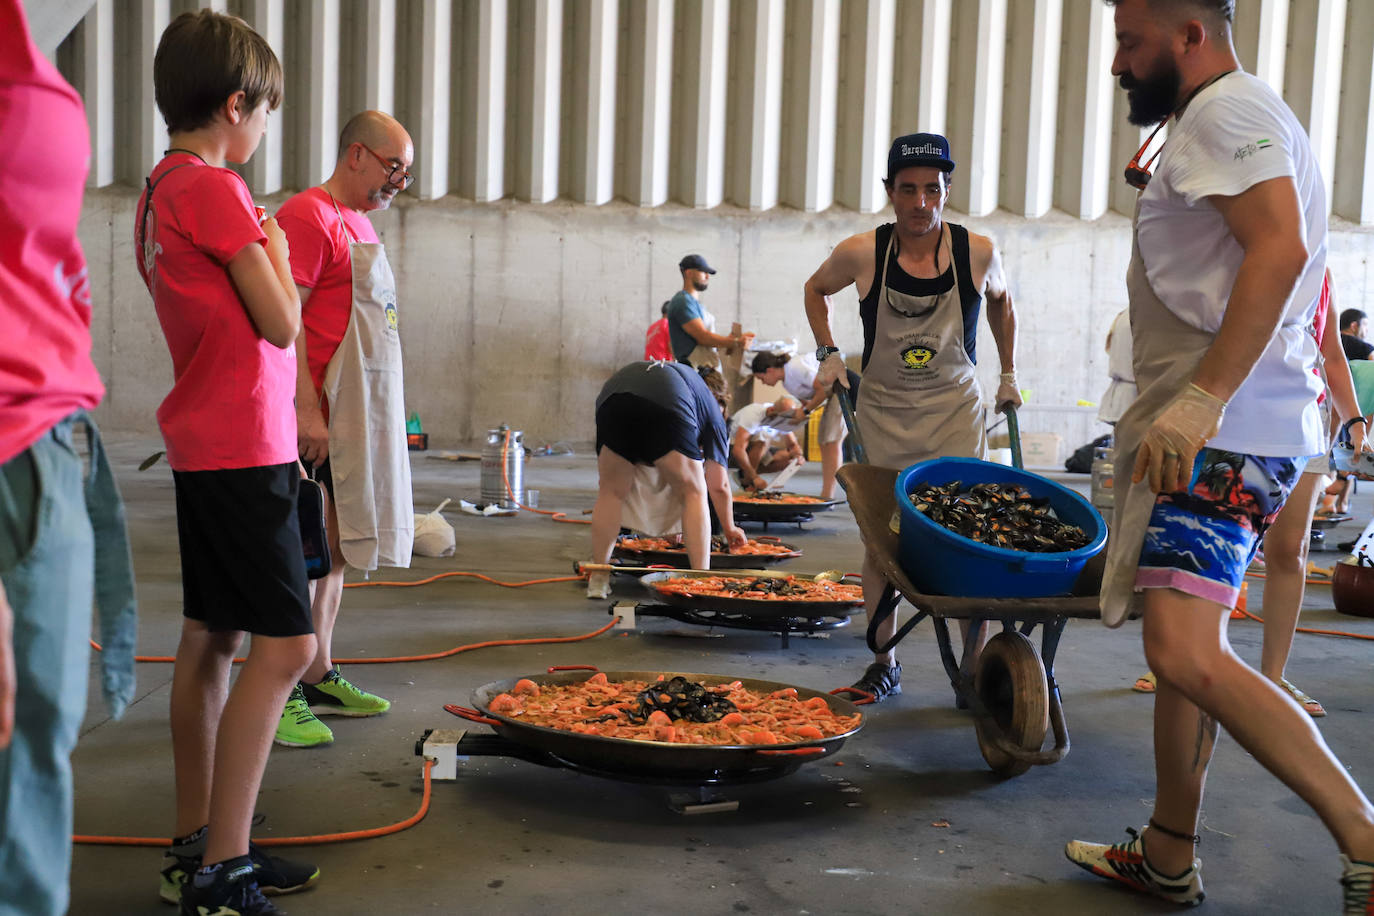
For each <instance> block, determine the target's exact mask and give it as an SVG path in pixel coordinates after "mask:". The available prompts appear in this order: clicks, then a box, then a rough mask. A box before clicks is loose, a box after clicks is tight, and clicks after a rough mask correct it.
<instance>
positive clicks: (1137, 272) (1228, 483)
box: [1065, 0, 1374, 914]
mask: <svg viewBox="0 0 1374 916" xmlns="http://www.w3.org/2000/svg"><path fill="white" fill-rule="evenodd" d="M1106 2H1107V3H1108V4H1109V5H1112V6H1114V7H1115V8H1116V9H1115V16H1116V37H1117V51H1116V56H1115V58H1114V59H1113V62H1112V74H1113V75H1114V76H1117V77H1119V78H1120V81H1121V85H1122V88H1124V89H1126V90H1127V92H1128V93H1129V102H1130V119H1131V121H1132V123H1135V124H1137V125H1140V126H1145V127H1148V126H1150V125H1151V124H1161V125H1162V124H1164V123H1167V124H1168V126H1169V133H1168V141H1167V143H1166V144H1165V146H1164V148H1163V150H1162V152H1160V153H1159V154H1158V159H1157V161H1156V163H1155V172H1154V175H1153V177H1151V176H1150V174H1149V171H1148V169H1149V163H1150V159H1149V158H1148V157H1146V156H1145V155H1143V154H1141V155H1137V157H1136V158H1135V159H1133V160H1132V162H1131V166H1130V167H1128V170H1127V180H1128V181H1130V182H1131V183H1132V184H1133V185H1135V186H1136V187H1140V188H1143V190H1142V192H1141V195H1140V199H1139V203H1138V205H1137V212H1136V218H1135V244H1134V247H1133V252H1132V258H1131V267H1130V270H1129V271H1128V274H1127V281H1126V282H1127V288H1128V292H1129V294H1130V303H1131V329H1132V332H1133V334H1134V335H1135V347H1134V364H1135V365H1134V367H1135V374H1136V382H1137V384H1138V386H1139V389H1140V394H1139V396H1138V397H1137V399H1136V401H1135V402H1134V403H1133V404H1132V405H1131V407H1130V408H1129V409H1128V410H1127V411H1126V413H1125V414H1124V415H1123V416H1122V417H1121V420H1120V421H1119V422H1118V424H1117V463H1118V465H1120V466H1122V467H1133V474H1132V479H1131V484H1130V487H1129V488H1128V489H1126V490H1125V491H1124V498H1123V491H1122V490H1121V489H1118V491H1117V494H1118V495H1117V502H1116V510H1115V514H1116V517H1115V523H1114V525H1113V528H1112V544H1111V546H1110V548H1109V549H1110V553H1109V556H1108V559H1107V571H1106V574H1105V578H1104V581H1103V587H1102V616H1103V621H1104V622H1105V623H1107V625H1109V626H1118V625H1119V624H1120V623H1121V622H1123V621H1124V620H1125V619H1126V617H1127V616H1128V614H1129V613H1130V612H1131V611H1139V612H1142V613H1143V615H1144V626H1143V634H1144V641H1145V655H1146V658H1147V659H1148V661H1149V663H1150V667H1151V669H1152V670H1153V671H1154V672H1155V674H1156V675H1157V678H1158V690H1157V693H1156V697H1155V725H1154V736H1155V772H1156V778H1157V780H1158V785H1157V788H1156V795H1155V804H1154V811H1153V812H1152V815H1151V817H1150V820H1149V825H1148V826H1147V827H1146V828H1143V829H1142V831H1141V832H1140V833H1139V834H1136V832H1135V831H1134V830H1132V831H1130V832H1131V834H1132V838H1131V839H1129V840H1127V841H1125V842H1122V843H1118V844H1115V845H1113V846H1107V845H1102V844H1096V843H1086V842H1082V841H1074V842H1071V843H1069V844H1068V846H1067V848H1066V849H1065V853H1066V855H1068V857H1069V859H1070V860H1071V861H1073V862H1075V863H1077V864H1078V865H1080V866H1082V867H1083V868H1085V869H1088V870H1089V871H1092V872H1093V873H1095V874H1098V875H1101V876H1103V877H1107V878H1112V879H1115V880H1117V881H1120V882H1122V883H1124V884H1126V885H1129V886H1131V887H1133V888H1135V889H1137V890H1140V891H1144V892H1146V893H1151V894H1154V895H1156V896H1160V897H1163V898H1165V899H1167V900H1171V901H1173V902H1175V903H1183V904H1195V903H1199V902H1201V900H1202V898H1203V890H1202V881H1201V878H1200V876H1199V866H1200V862H1199V861H1198V859H1197V858H1195V855H1194V852H1195V850H1194V846H1195V844H1196V843H1197V839H1198V838H1197V836H1196V833H1197V826H1198V814H1199V811H1200V808H1201V802H1202V789H1203V783H1204V780H1205V777H1206V773H1207V765H1208V763H1209V761H1210V760H1211V756H1212V750H1213V746H1214V744H1215V742H1216V738H1217V733H1218V725H1220V726H1224V727H1225V728H1226V730H1227V731H1228V732H1230V733H1231V735H1232V736H1233V737H1234V738H1235V739H1236V740H1237V741H1238V742H1239V743H1240V744H1241V746H1242V747H1244V748H1245V749H1246V750H1247V751H1249V752H1250V754H1251V755H1253V756H1254V757H1255V759H1256V760H1258V761H1259V762H1260V763H1262V764H1263V765H1264V766H1265V767H1266V768H1267V769H1268V770H1269V771H1270V772H1272V773H1273V774H1274V775H1275V776H1277V777H1278V778H1279V779H1281V780H1282V781H1283V782H1284V783H1285V784H1287V785H1288V786H1289V787H1290V788H1292V789H1293V790H1294V791H1295V792H1297V793H1298V795H1300V796H1301V797H1302V799H1303V800H1304V801H1306V802H1307V803H1308V804H1309V805H1311V806H1312V807H1313V808H1314V809H1315V810H1316V812H1317V814H1318V815H1319V816H1320V817H1321V819H1322V821H1323V822H1324V823H1325V824H1326V826H1327V829H1329V830H1330V831H1331V833H1332V835H1333V836H1334V838H1335V839H1336V843H1337V845H1338V846H1339V847H1340V850H1341V861H1342V864H1343V867H1344V875H1343V877H1342V878H1341V883H1342V884H1343V885H1344V887H1345V907H1346V908H1345V912H1346V913H1347V914H1351V913H1366V912H1374V889H1371V886H1372V885H1374V806H1371V805H1370V802H1369V800H1368V799H1367V798H1365V796H1364V795H1363V794H1362V793H1361V792H1360V790H1359V788H1358V787H1357V786H1356V785H1355V783H1354V782H1353V781H1352V780H1351V778H1350V776H1349V775H1348V774H1347V773H1346V771H1345V768H1344V767H1343V766H1342V765H1341V763H1340V761H1338V760H1337V759H1336V758H1335V756H1334V755H1333V754H1332V753H1331V751H1330V750H1329V749H1328V748H1327V746H1326V744H1325V743H1324V742H1323V741H1322V738H1321V734H1320V733H1319V732H1318V731H1317V730H1316V728H1315V727H1314V726H1313V725H1312V722H1311V719H1310V718H1309V717H1308V716H1307V714H1306V713H1304V712H1303V710H1302V709H1301V707H1299V706H1298V705H1297V703H1295V702H1294V701H1293V700H1292V698H1291V697H1289V696H1288V694H1286V693H1285V692H1284V691H1283V690H1281V689H1280V688H1279V687H1278V686H1277V685H1275V684H1274V683H1273V682H1272V681H1270V680H1268V679H1267V678H1265V677H1263V676H1262V675H1261V674H1260V673H1259V672H1257V671H1255V670H1254V669H1253V668H1251V667H1249V666H1248V665H1246V664H1245V663H1244V662H1242V661H1241V660H1240V659H1239V658H1238V657H1237V656H1236V654H1235V653H1234V652H1233V651H1232V650H1231V647H1230V645H1229V643H1228V641H1227V638H1226V623H1227V620H1228V618H1229V612H1230V610H1231V608H1232V607H1233V606H1234V604H1235V600H1236V596H1237V593H1238V591H1239V588H1240V585H1241V581H1242V577H1243V576H1244V575H1245V568H1246V566H1247V565H1248V563H1249V559H1250V557H1251V556H1252V555H1253V553H1254V549H1255V547H1256V545H1257V544H1258V542H1259V539H1260V538H1261V537H1262V536H1263V534H1264V530H1265V528H1267V526H1268V525H1269V523H1270V522H1271V521H1272V520H1273V518H1274V516H1275V515H1277V514H1278V511H1279V509H1281V508H1282V506H1283V502H1284V500H1285V499H1286V498H1287V496H1288V493H1289V491H1290V490H1291V488H1292V486H1293V484H1294V482H1295V481H1296V480H1297V477H1298V475H1299V474H1300V473H1301V470H1302V467H1303V465H1305V464H1306V459H1307V457H1308V456H1312V455H1316V454H1318V453H1320V452H1322V451H1324V450H1325V442H1324V439H1323V434H1322V424H1321V419H1320V416H1319V414H1318V409H1317V404H1316V397H1317V395H1318V393H1319V392H1320V391H1321V382H1320V379H1319V378H1318V377H1317V376H1316V375H1314V374H1313V372H1312V369H1313V366H1314V365H1315V363H1316V357H1317V350H1316V344H1315V342H1314V341H1313V339H1312V335H1311V333H1310V332H1309V330H1308V329H1309V328H1310V327H1311V326H1312V322H1313V316H1314V314H1315V312H1316V308H1317V301H1318V297H1319V295H1320V292H1321V285H1322V275H1323V272H1324V270H1325V265H1326V214H1327V203H1326V195H1325V189H1324V185H1323V183H1322V179H1321V175H1320V173H1319V171H1318V167H1317V162H1316V159H1315V157H1314V155H1313V152H1312V149H1311V145H1310V143H1309V141H1308V138H1307V134H1306V131H1305V130H1304V129H1303V127H1302V125H1301V124H1300V123H1299V122H1298V120H1297V118H1296V117H1294V115H1293V113H1292V111H1290V110H1289V108H1288V106H1287V105H1285V104H1284V103H1283V100H1282V99H1281V98H1280V97H1279V96H1278V95H1277V94H1276V93H1275V92H1274V91H1273V90H1272V89H1271V88H1270V87H1269V86H1268V85H1266V84H1265V83H1264V82H1263V81H1261V80H1259V79H1257V78H1255V77H1253V76H1250V75H1249V74H1246V73H1243V72H1241V70H1240V64H1239V62H1238V61H1237V59H1236V54H1235V49H1234V47H1233V45H1232V42H1231V22H1232V19H1233V17H1234V14H1235V9H1234V0H1106ZM1146 145H1147V147H1148V146H1149V142H1148V141H1147V144H1146ZM1142 163H1143V164H1142Z"/></svg>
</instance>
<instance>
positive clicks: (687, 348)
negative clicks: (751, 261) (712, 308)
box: [668, 254, 754, 368]
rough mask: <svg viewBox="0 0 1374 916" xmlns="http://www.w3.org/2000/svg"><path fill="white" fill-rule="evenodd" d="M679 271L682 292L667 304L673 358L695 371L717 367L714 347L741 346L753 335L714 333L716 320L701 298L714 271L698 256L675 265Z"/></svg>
mask: <svg viewBox="0 0 1374 916" xmlns="http://www.w3.org/2000/svg"><path fill="white" fill-rule="evenodd" d="M677 266H678V270H680V271H682V289H680V290H678V291H677V293H676V294H674V296H673V298H672V299H671V300H670V301H669V303H668V338H669V341H670V342H671V343H672V346H673V357H674V358H675V359H676V360H677V361H678V362H682V363H689V364H691V365H693V366H696V367H698V368H700V367H702V366H709V367H712V368H715V367H717V366H719V365H720V357H719V356H717V355H716V352H715V349H714V348H715V347H738V346H743V345H744V344H745V343H746V342H747V341H749V340H750V339H752V338H753V336H754V335H753V334H740V335H738V336H734V335H731V336H729V337H725V336H722V335H720V334H717V333H716V319H715V316H714V315H712V314H711V313H710V312H708V311H706V309H705V308H703V307H702V305H701V294H702V293H704V292H706V288H707V287H708V286H709V285H710V283H711V277H713V276H715V273H716V271H715V268H713V267H712V266H711V265H710V264H707V263H706V259H705V258H703V257H702V256H701V255H699V254H689V255H687V256H686V257H684V258H683V259H682V260H681V261H679V262H678V265H677Z"/></svg>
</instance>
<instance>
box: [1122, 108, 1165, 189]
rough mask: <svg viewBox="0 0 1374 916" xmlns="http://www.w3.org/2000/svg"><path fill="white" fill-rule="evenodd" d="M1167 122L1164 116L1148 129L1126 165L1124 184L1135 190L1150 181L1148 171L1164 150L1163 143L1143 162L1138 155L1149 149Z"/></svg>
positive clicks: (1143, 186) (1143, 187) (1142, 187)
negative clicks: (1153, 126)
mask: <svg viewBox="0 0 1374 916" xmlns="http://www.w3.org/2000/svg"><path fill="white" fill-rule="evenodd" d="M1168 123H1169V119H1168V118H1165V119H1164V120H1163V121H1160V122H1159V123H1158V124H1157V125H1155V129H1154V130H1152V131H1150V135H1149V136H1148V137H1146V138H1145V142H1144V143H1142V144H1140V149H1138V150H1136V152H1135V155H1134V156H1132V157H1131V161H1130V162H1129V163H1128V164H1127V165H1126V184H1128V185H1130V186H1131V187H1133V188H1135V189H1136V190H1137V191H1143V190H1145V186H1146V185H1147V184H1149V183H1150V176H1151V174H1152V173H1151V172H1150V166H1152V165H1154V162H1155V160H1156V159H1158V158H1159V154H1160V153H1162V152H1164V144H1162V143H1161V144H1160V145H1159V149H1157V150H1155V154H1154V155H1153V156H1151V157H1150V158H1149V159H1146V160H1145V162H1144V164H1142V163H1141V161H1140V157H1141V156H1143V155H1145V151H1146V150H1147V149H1149V148H1150V144H1151V143H1153V142H1154V140H1155V136H1156V135H1158V134H1159V132H1160V131H1161V130H1163V129H1164V125H1165V124H1168Z"/></svg>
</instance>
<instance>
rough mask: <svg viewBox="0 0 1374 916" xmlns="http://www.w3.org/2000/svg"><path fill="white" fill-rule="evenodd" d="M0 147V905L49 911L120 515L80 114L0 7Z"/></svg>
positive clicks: (60, 905) (63, 896)
mask: <svg viewBox="0 0 1374 916" xmlns="http://www.w3.org/2000/svg"><path fill="white" fill-rule="evenodd" d="M0 136H3V137H4V138H5V139H4V144H3V147H0V327H3V328H4V329H5V330H4V333H3V334H0V909H3V910H5V911H6V912H21V913H25V914H33V916H50V914H58V913H64V912H66V910H67V905H68V901H69V897H70V892H69V887H68V884H69V876H70V871H71V848H72V845H71V835H72V769H71V754H72V750H73V749H74V748H75V747H76V739H77V732H78V730H79V728H80V726H81V720H82V717H83V716H84V715H85V711H86V689H87V672H88V669H89V664H90V643H89V635H90V631H91V628H90V614H91V606H92V601H95V603H97V604H98V605H99V607H100V623H101V627H100V629H101V642H102V644H103V646H104V650H105V651H104V652H103V653H102V654H101V656H100V663H101V688H102V693H103V695H104V698H105V701H106V705H107V706H108V707H109V709H110V713H111V715H113V716H114V717H115V718H118V717H119V716H120V715H122V713H123V711H124V708H125V707H126V706H127V705H128V703H129V700H130V699H131V697H132V696H133V692H134V638H135V629H136V625H137V619H136V614H137V611H136V608H135V604H134V594H133V570H132V569H131V568H130V564H129V542H128V537H127V535H126V533H125V529H124V509H123V505H122V503H121V502H120V498H119V491H118V490H117V489H116V487H115V482H114V476H113V475H112V474H111V473H110V466H109V464H108V462H107V461H106V460H105V453H104V450H103V448H102V447H101V442H100V434H99V431H98V430H97V429H96V426H95V423H93V422H92V421H91V419H90V417H89V416H87V414H86V411H87V410H88V409H91V408H94V407H95V406H96V405H97V404H99V403H100V399H101V397H102V396H103V395H104V393H105V389H104V387H103V386H102V385H101V383H100V376H99V375H98V374H97V373H96V368H95V364H94V363H93V362H92V361H91V334H90V325H91V289H90V284H89V283H88V280H87V276H86V259H85V256H84V255H83V254H82V251H81V245H80V243H79V242H78V241H77V237H76V227H77V224H78V222H79V221H80V218H81V190H82V186H83V185H84V184H85V180H86V170H87V166H88V164H89V161H90V141H89V139H88V136H87V128H86V115H85V112H84V110H83V109H82V106H81V98H80V96H78V95H77V94H76V91H75V90H74V89H72V87H71V86H69V85H67V83H66V82H65V81H64V80H63V79H62V77H61V76H59V75H58V73H57V70H56V69H55V68H54V67H53V66H52V64H50V63H49V62H48V60H47V59H46V58H45V57H44V56H43V54H42V52H41V51H40V50H39V49H38V48H37V47H36V46H35V45H34V43H33V39H32V38H31V37H30V35H29V29H28V23H27V21H26V20H25V17H24V11H23V9H22V7H21V6H20V4H19V0H0ZM77 427H84V430H85V436H86V442H85V451H86V453H87V455H88V456H89V466H90V471H89V473H88V474H87V473H83V470H82V455H81V453H80V450H79V447H78V443H77V441H76V437H77ZM10 907H13V908H14V909H13V910H11V909H10Z"/></svg>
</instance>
